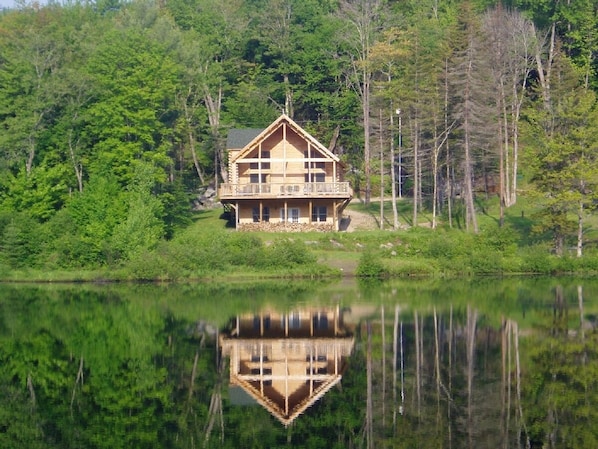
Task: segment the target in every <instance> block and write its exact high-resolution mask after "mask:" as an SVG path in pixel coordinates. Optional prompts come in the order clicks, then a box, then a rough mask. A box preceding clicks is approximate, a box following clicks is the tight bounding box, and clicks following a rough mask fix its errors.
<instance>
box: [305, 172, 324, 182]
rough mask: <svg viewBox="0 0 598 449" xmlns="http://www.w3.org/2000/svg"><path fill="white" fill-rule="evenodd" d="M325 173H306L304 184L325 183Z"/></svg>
mask: <svg viewBox="0 0 598 449" xmlns="http://www.w3.org/2000/svg"><path fill="white" fill-rule="evenodd" d="M325 181H326V173H306V174H305V182H325Z"/></svg>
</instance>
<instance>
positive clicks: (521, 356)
mask: <svg viewBox="0 0 598 449" xmlns="http://www.w3.org/2000/svg"><path fill="white" fill-rule="evenodd" d="M597 326H598V281H597V280H593V279H573V278H554V279H537V278H512V279H506V280H497V279H483V280H477V281H444V280H442V281H439V280H434V281H430V280H419V281H392V282H385V283H359V282H357V281H354V280H346V281H342V282H334V283H318V282H298V281H285V282H272V283H262V284H234V285H220V284H210V285H205V284H202V285H177V286H154V285H128V286H126V285H97V286H96V285H59V286H56V285H51V286H46V285H41V286H40V285H16V286H15V285H0V448H204V447H205V448H212V447H214V448H220V447H223V448H227V447H230V448H262V447H267V448H274V447H298V448H303V447H305V448H351V447H354V448H374V447H375V448H383V447H388V448H476V449H480V448H482V449H484V448H488V449H495V448H526V447H531V448H592V449H595V448H596V447H598V411H597V410H598V408H597V405H598V354H597V352H598V332H597V330H596V329H597Z"/></svg>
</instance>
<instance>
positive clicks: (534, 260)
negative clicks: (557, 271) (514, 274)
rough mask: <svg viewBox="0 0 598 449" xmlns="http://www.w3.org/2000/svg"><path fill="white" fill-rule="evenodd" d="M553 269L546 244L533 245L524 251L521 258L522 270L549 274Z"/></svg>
mask: <svg viewBox="0 0 598 449" xmlns="http://www.w3.org/2000/svg"><path fill="white" fill-rule="evenodd" d="M552 269H553V266H552V262H551V260H550V254H549V252H548V250H547V249H546V247H545V246H541V245H536V246H531V247H529V248H527V249H526V250H525V251H523V253H522V260H521V271H522V272H524V273H541V274H549V273H551V272H552Z"/></svg>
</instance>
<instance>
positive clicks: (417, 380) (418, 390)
mask: <svg viewBox="0 0 598 449" xmlns="http://www.w3.org/2000/svg"><path fill="white" fill-rule="evenodd" d="M414 314H415V315H414V325H415V391H416V397H417V416H418V418H420V419H421V387H422V382H421V379H422V372H421V369H422V366H421V363H420V360H421V354H420V348H421V346H420V340H421V338H422V337H421V331H420V328H419V316H418V314H417V310H416V311H415V312H414Z"/></svg>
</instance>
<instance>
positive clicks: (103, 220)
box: [0, 0, 598, 279]
mask: <svg viewBox="0 0 598 449" xmlns="http://www.w3.org/2000/svg"><path fill="white" fill-rule="evenodd" d="M595 3H596V2H595V1H594V0H592V1H585V2H581V3H579V4H576V3H574V2H556V3H555V2H550V1H544V0H513V1H509V2H507V6H509V7H508V8H495V9H494V6H495V5H497V2H493V1H490V0H480V1H473V2H472V1H461V0H459V1H455V2H440V3H438V2H432V1H421V2H413V1H406V2H377V1H370V0H367V1H365V0H363V1H353V0H351V1H342V2H331V1H316V0H309V1H305V0H302V1H300V0H284V1H283V0H259V1H243V0H233V1H229V2H224V3H223V2H219V1H216V0H192V1H188V2H187V1H182V0H176V1H169V2H166V3H164V2H150V1H144V0H138V1H131V2H121V1H117V0H106V1H101V2H91V3H85V2H83V3H81V2H74V3H71V2H67V3H57V2H50V3H49V4H43V5H25V4H24V5H22V7H19V8H18V9H9V10H3V12H2V14H1V15H0V49H1V50H0V84H1V85H2V86H3V89H2V90H1V91H0V211H1V213H2V218H1V219H0V222H1V223H0V234H1V236H2V242H1V243H0V264H2V266H3V267H10V268H13V269H14V268H18V269H29V268H36V269H38V270H46V269H59V270H62V269H73V270H78V269H82V268H83V269H87V268H89V269H97V268H102V267H112V268H117V267H120V268H123V270H124V271H122V272H119V276H123V277H125V278H129V277H131V278H136V277H137V275H138V276H139V277H140V278H144V279H146V278H150V277H151V276H153V275H155V276H158V277H160V278H168V279H173V278H184V277H188V276H191V277H193V276H200V275H205V274H206V273H208V272H223V271H226V270H229V269H231V267H233V268H234V267H244V269H245V268H246V269H247V271H248V272H251V271H256V270H265V271H270V270H272V271H274V270H279V271H285V270H286V271H287V273H288V272H290V271H293V270H302V269H304V270H305V271H306V272H308V273H312V274H313V273H315V272H317V268H315V267H316V265H315V264H314V259H313V256H311V255H309V252H308V251H306V250H305V248H304V247H303V246H302V245H301V244H299V243H297V242H295V241H290V240H288V239H284V240H286V241H284V242H282V241H280V242H279V241H275V242H274V243H273V244H272V245H269V244H268V243H267V242H264V243H263V244H260V243H259V242H257V241H254V240H253V239H251V238H249V239H248V240H247V241H245V240H243V238H239V240H238V241H235V238H230V239H229V237H228V236H226V237H222V236H224V235H225V234H224V233H223V234H217V235H207V236H203V235H196V236H195V237H196V238H190V237H189V236H187V237H182V240H177V238H178V237H180V236H181V235H184V234H185V232H186V230H187V229H188V228H190V227H193V226H194V223H192V220H191V216H192V213H191V208H190V201H189V198H191V197H192V196H193V195H194V194H195V193H196V192H197V188H198V187H200V186H201V187H205V186H206V185H208V184H211V185H217V184H218V182H220V181H225V182H226V181H227V179H225V178H226V171H227V170H226V154H225V151H224V137H225V135H226V132H227V131H228V130H229V129H230V128H232V127H254V126H257V127H263V126H267V125H268V123H270V121H271V120H272V119H273V118H275V117H276V116H277V115H278V114H279V113H280V112H281V111H282V110H284V111H286V112H287V113H288V114H289V115H291V116H292V118H293V119H295V120H296V121H298V122H299V123H300V124H301V125H302V126H304V127H305V128H306V129H307V130H309V132H310V133H313V135H314V136H316V137H317V138H318V139H319V140H320V141H321V142H323V143H325V144H327V143H328V142H332V141H334V142H335V146H334V148H332V150H333V151H334V152H335V153H336V154H338V155H339V157H340V158H341V159H342V160H343V162H345V163H346V164H347V165H346V171H347V173H343V175H347V178H351V179H352V181H354V186H353V187H354V190H355V192H356V195H357V196H359V195H360V194H361V192H360V191H361V190H362V188H361V187H360V184H361V186H362V187H363V185H364V184H365V185H368V186H370V187H371V182H372V180H373V178H374V176H373V173H370V171H372V172H373V171H374V170H375V169H376V168H380V169H381V171H382V172H383V173H384V177H385V179H389V178H390V176H387V175H388V174H389V173H390V170H391V169H395V170H396V169H397V165H396V163H397V162H399V163H400V167H401V175H402V178H401V179H400V180H399V187H401V191H402V196H403V197H404V201H399V202H398V203H399V204H398V207H399V209H400V214H401V217H400V221H401V224H402V225H403V226H408V225H413V227H417V226H415V225H417V221H418V217H419V219H420V220H421V219H422V218H423V217H424V216H428V215H429V214H430V213H431V211H430V209H433V210H434V212H433V213H434V214H435V215H434V218H433V221H434V226H436V227H437V228H443V227H446V228H458V227H460V226H463V227H467V226H468V224H469V223H473V222H472V219H474V218H475V217H476V215H478V214H479V215H480V217H479V218H480V221H482V220H483V218H484V217H482V215H483V213H481V214H480V212H485V209H484V206H483V203H484V197H489V196H491V195H493V188H494V189H496V188H497V186H498V188H499V189H502V190H503V191H502V192H498V197H499V200H500V201H501V203H502V204H503V206H509V207H511V208H512V207H515V200H516V198H515V197H516V196H517V194H518V193H519V192H521V189H520V185H517V186H515V185H513V184H512V183H514V182H515V181H516V180H518V179H519V177H518V176H519V175H520V173H519V171H518V170H521V165H524V175H525V177H526V178H527V179H526V180H532V181H533V182H532V184H531V185H530V186H531V187H532V189H531V190H532V191H533V193H534V194H535V197H534V199H533V201H534V202H535V203H537V204H535V205H534V207H533V209H536V208H537V207H536V206H541V207H542V211H541V213H540V214H538V215H535V216H533V215H532V214H531V213H529V214H528V215H527V218H526V220H528V223H527V225H528V227H529V229H533V230H534V231H536V234H535V235H534V236H533V237H534V238H535V240H536V241H535V242H534V244H538V245H540V246H539V247H538V248H540V247H541V245H543V242H544V241H546V239H553V241H554V243H555V248H556V250H557V253H559V254H564V253H566V252H567V247H568V246H569V245H571V244H572V243H574V240H575V239H576V238H577V239H578V241H579V243H578V246H579V247H580V250H581V246H585V245H586V242H587V240H590V239H586V237H587V234H588V231H589V232H591V228H590V226H589V223H591V222H592V220H593V219H594V217H595V205H596V198H595V193H596V192H597V191H598V188H596V185H595V179H598V176H596V167H597V166H598V164H596V160H595V158H596V157H595V155H596V148H595V147H596V142H595V140H596V138H595V136H596V135H598V134H597V133H596V127H597V123H598V122H597V118H596V117H597V115H596V114H597V112H596V111H597V108H596V97H595V93H594V89H595V88H596V87H597V86H598V82H597V77H596V73H597V70H596V68H597V62H596V57H595V55H596V47H597V45H598V44H597V42H598V39H597V38H596V31H595V30H596V28H597V27H596V15H595V14H593V11H594V10H595V7H596V5H595ZM357 11H363V12H365V13H367V12H370V13H371V14H370V15H369V17H366V16H367V14H366V16H359V14H356V13H357ZM364 19H365V20H364ZM531 20H533V22H532V21H531ZM552 30H554V33H555V34H554V36H553V35H552V34H551V32H552ZM359 31H361V37H363V38H364V39H363V40H360V39H359V38H358V36H357V35H358V34H359ZM355 33H357V34H355ZM547 33H548V34H547ZM546 34H547V35H548V36H549V37H550V39H552V38H553V37H554V40H553V41H551V42H553V43H554V45H548V46H546V47H543V46H542V45H541V43H542V40H543V38H542V36H544V35H546ZM365 38H367V39H365ZM498 44H500V45H498ZM465 61H467V62H469V63H471V67H474V68H475V70H473V71H470V72H467V73H468V74H470V75H472V76H471V77H469V78H466V77H463V76H461V75H462V74H464V73H465V72H464V70H465V68H466V66H467V64H465V65H464V62H465ZM551 74H552V79H549V80H548V82H543V81H542V76H540V75H546V77H549V76H550V75H551ZM464 81H467V82H468V83H469V84H468V89H465V85H464V84H463V83H464ZM545 86H551V87H550V89H552V91H550V92H548V93H547V92H546V89H545ZM464 92H468V95H467V98H465V97H466V96H465V95H464ZM523 105H525V106H527V109H526V110H525V113H524V114H521V108H522V107H523ZM397 108H399V109H400V110H401V111H402V112H401V114H400V116H399V117H397V116H396V109H397ZM368 109H371V114H367V113H366V116H364V115H363V114H364V111H366V110H368ZM466 112H467V114H466ZM468 114H470V116H469V115H468ZM391 116H392V117H393V118H394V119H397V118H400V119H401V121H399V123H401V124H402V125H399V124H398V123H397V120H391V119H390V117H391ZM522 118H524V119H525V120H524V121H525V123H522V120H521V119H522ZM374 119H375V120H374ZM470 119H471V120H470ZM466 120H467V123H465V122H466ZM374 121H376V122H377V123H376V124H374ZM368 122H370V124H369V125H368V124H367V123H368ZM466 125H467V126H466ZM399 127H400V128H401V129H399ZM520 127H522V128H525V129H524V130H523V131H524V132H520ZM466 128H467V130H466ZM397 134H401V136H400V137H399V136H398V135H397ZM333 137H334V139H333ZM520 138H521V139H520ZM466 142H467V144H466ZM366 143H368V149H367V151H366V149H364V148H362V147H363V146H364V145H365V144H366ZM391 143H392V144H394V145H391ZM370 146H371V148H370ZM393 146H394V148H395V150H399V151H400V153H401V155H400V160H399V156H398V154H395V161H393V162H392V163H391V162H390V155H389V154H388V148H389V147H393ZM378 147H379V148H378ZM519 150H520V153H521V154H519V153H517V152H516V151H519ZM378 151H380V152H381V154H382V156H383V159H382V162H381V164H380V166H379V167H376V164H375V163H374V164H373V165H371V166H370V163H371V162H372V163H373V159H374V158H373V157H372V158H370V157H365V155H366V152H367V153H368V155H369V154H370V153H371V154H372V155H373V154H374V153H377V152H378ZM520 156H521V157H522V158H524V159H525V163H524V164H519V166H517V165H516V164H517V163H518V162H520V160H519V159H518V158H519V157H520ZM370 159H372V160H370ZM366 172H367V175H366ZM338 175H339V176H340V175H341V173H339V174H338ZM509 177H511V179H509ZM501 180H502V182H501ZM470 181H471V182H472V183H473V185H472V186H470V187H469V186H468V183H469V182H470ZM387 182H388V181H387ZM464 186H465V187H467V188H465V187H464ZM506 186H509V187H512V188H513V191H512V192H506V191H504V190H505V189H506V188H507V187H506ZM527 187H528V186H526V194H528V193H530V189H528V188H527ZM386 190H387V191H390V189H386ZM507 193H510V196H508V195H507ZM473 196H475V203H474V202H473V199H474V198H473ZM411 198H414V199H415V200H414V201H411ZM464 199H467V207H464V206H465V203H464V201H463V200H464ZM518 201H519V200H518ZM432 205H434V206H435V207H434V208H433V207H432ZM449 207H450V208H449ZM410 209H411V210H410ZM463 211H467V213H466V214H463ZM492 213H493V214H494V216H497V215H500V216H499V218H498V221H499V222H501V224H502V220H503V214H504V211H503V210H502V209H501V212H498V210H497V209H494V210H493V212H492ZM4 217H10V218H9V219H8V221H7V220H5V218H4ZM522 219H523V217H522ZM532 219H533V220H532ZM387 221H388V220H387ZM520 221H523V220H520ZM529 221H533V223H530V222H529ZM474 228H475V226H474ZM484 228H485V227H484V226H481V232H480V233H479V236H477V237H476V238H471V236H468V235H461V236H458V235H456V234H452V233H451V232H450V231H448V232H449V234H450V235H449V234H444V230H442V229H436V230H437V231H438V234H437V235H435V236H434V235H429V234H427V233H423V232H422V233H420V230H417V229H413V230H410V231H408V232H407V233H406V235H405V236H403V235H401V237H400V238H398V237H395V236H393V237H392V238H390V239H387V238H386V236H385V235H384V234H382V235H379V236H377V237H373V236H369V237H366V238H363V240H364V242H365V243H364V244H365V245H366V246H367V249H368V250H372V251H373V253H372V254H374V253H376V252H378V250H379V249H380V248H379V246H380V245H382V244H384V245H386V244H388V243H389V240H390V243H392V244H393V249H391V250H390V251H391V252H392V251H394V252H395V253H396V258H405V257H415V258H416V260H411V261H410V262H409V263H406V262H404V261H402V262H401V263H398V264H397V263H396V260H395V256H391V257H387V256H388V254H387V253H388V251H386V253H385V250H382V251H380V254H381V256H375V257H373V260H374V259H377V258H381V259H382V263H383V264H384V265H385V267H386V268H385V270H387V271H389V272H393V271H394V272H397V273H401V274H403V273H406V272H409V271H413V272H414V273H415V272H417V273H425V272H427V273H443V274H448V273H462V274H471V273H480V274H482V273H483V274H486V273H491V272H515V271H521V270H522V271H528V270H540V271H542V272H547V271H546V270H551V269H556V270H557V271H561V270H562V271H568V270H566V269H565V268H567V267H575V266H580V267H583V268H582V270H591V269H592V268H591V267H592V266H593V265H592V263H593V262H591V261H593V260H595V255H594V254H591V253H590V255H589V256H590V257H588V258H584V261H580V262H575V263H574V262H572V261H570V260H567V261H563V262H558V263H554V264H553V262H554V261H553V262H551V264H552V265H553V267H552V268H550V267H549V266H548V265H551V264H546V263H542V260H540V259H541V257H539V253H540V252H541V250H540V249H538V254H537V256H538V257H536V255H532V254H531V253H534V252H535V251H536V250H535V249H532V250H529V252H530V254H527V253H526V251H528V250H525V249H523V250H517V248H516V246H515V241H516V242H517V243H518V244H519V245H520V246H525V245H527V244H528V243H529V242H528V241H526V240H527V237H528V236H527V235H526V236H522V235H520V234H517V230H512V229H506V228H505V229H503V228H497V227H493V228H491V229H490V228H486V229H484ZM575 230H577V233H575V232H574V231H575ZM191 232H194V231H191ZM208 233H209V232H208ZM465 234H467V233H465ZM576 234H577V235H576ZM515 237H517V238H515ZM334 239H336V240H338V241H339V242H340V243H341V244H342V243H343V241H346V242H349V241H351V240H352V237H346V240H345V237H344V236H342V237H341V236H339V237H337V236H335V237H334ZM164 240H166V241H169V242H172V243H173V244H172V246H170V245H164V244H163V242H164ZM397 240H404V241H405V242H407V241H410V242H414V243H413V244H412V245H410V246H409V245H407V244H405V245H399V244H397ZM582 240H583V241H582ZM183 242H185V243H183ZM202 245H203V246H205V247H203V248H197V247H196V246H202ZM327 245H329V246H331V245H332V244H331V243H327ZM348 247H349V244H347V245H345V250H346V249H347V248H348ZM250 249H251V250H250ZM387 249H388V248H387ZM251 251H253V252H251ZM360 251H361V249H356V251H355V252H356V253H359V252H360ZM418 251H419V253H417V252H418ZM226 252H230V255H225V253H226ZM152 255H159V257H165V258H166V260H163V261H157V260H155V259H154V258H153V257H152ZM420 258H421V259H420ZM384 259H387V260H384ZM144 260H145V262H146V263H147V266H146V267H143V261H144ZM208 261H209V262H208ZM588 261H590V262H588ZM127 264H129V265H127ZM409 266H410V267H409ZM426 266H429V268H426ZM308 267H309V268H308ZM7 269H8V268H7ZM376 270H377V269H376ZM376 270H374V271H376ZM237 271H238V270H237ZM272 271H271V272H272ZM366 271H369V270H366ZM136 273H137V274H136Z"/></svg>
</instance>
